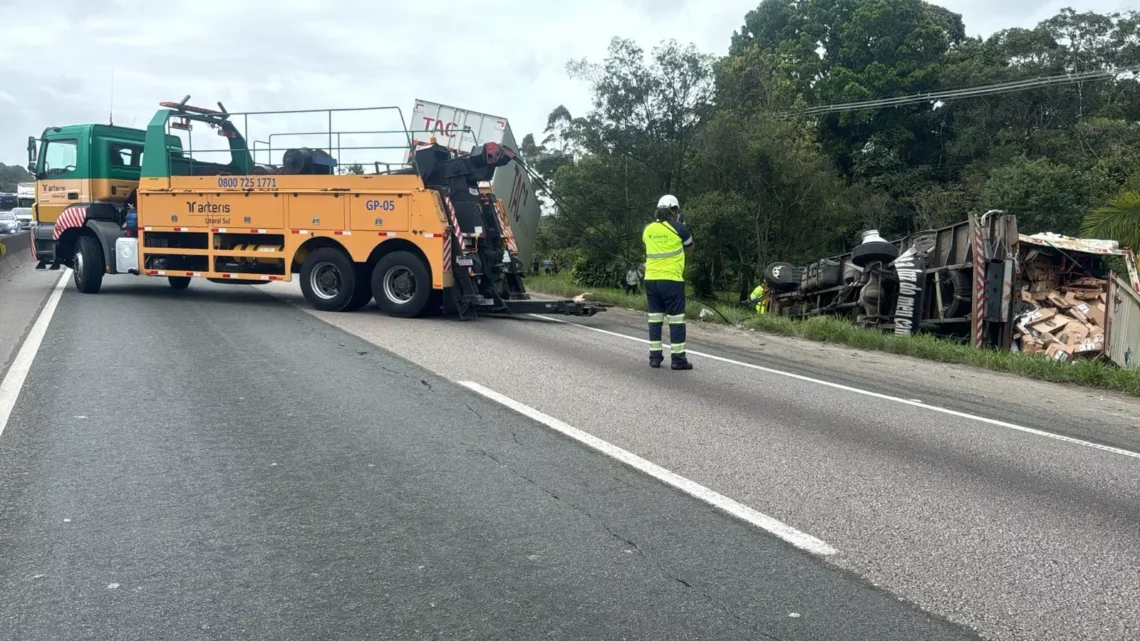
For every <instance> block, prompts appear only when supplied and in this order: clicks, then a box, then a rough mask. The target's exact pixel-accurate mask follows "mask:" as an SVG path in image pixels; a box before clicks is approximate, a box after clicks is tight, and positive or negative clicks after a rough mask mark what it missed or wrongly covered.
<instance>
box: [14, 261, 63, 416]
mask: <svg viewBox="0 0 1140 641" xmlns="http://www.w3.org/2000/svg"><path fill="white" fill-rule="evenodd" d="M70 273H71V270H70V269H64V270H63V273H62V274H60V275H59V280H58V281H56V283H55V289H53V290H52V292H51V295H49V296H48V300H47V304H45V305H44V308H43V309H41V310H40V315H39V316H37V317H36V322H35V324H34V325H32V331H30V332H28V337H27V338H25V339H24V344H23V345H21V346H20V351H19V352H17V354H16V359H15V360H13V361H12V366H11V367H9V368H8V373H7V374H5V375H4V380H3V381H0V436H2V435H3V434H4V428H5V427H7V426H8V417H10V416H11V415H12V408H13V407H15V406H16V399H17V398H19V396H20V389H21V388H23V387H24V379H25V378H27V377H28V370H30V369H31V368H32V361H33V360H35V358H36V352H38V351H39V350H40V343H42V342H44V334H46V333H47V328H48V323H50V322H51V317H52V315H53V314H55V308H56V306H57V305H59V297H60V296H62V295H63V288H64V287H66V286H67V275H68V274H70Z"/></svg>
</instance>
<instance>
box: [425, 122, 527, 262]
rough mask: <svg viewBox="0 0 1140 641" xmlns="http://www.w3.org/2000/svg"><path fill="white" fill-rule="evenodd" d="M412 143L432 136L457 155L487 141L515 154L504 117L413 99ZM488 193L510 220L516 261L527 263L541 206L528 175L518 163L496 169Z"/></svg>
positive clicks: (511, 133)
mask: <svg viewBox="0 0 1140 641" xmlns="http://www.w3.org/2000/svg"><path fill="white" fill-rule="evenodd" d="M408 128H409V129H410V130H412V131H413V134H412V137H413V142H414V143H415V145H416V146H418V145H426V144H428V142H429V140H428V138H429V137H431V136H434V137H435V139H436V142H437V143H439V144H441V145H443V146H445V147H447V148H448V149H451V150H452V151H455V152H456V153H459V154H468V153H471V148H472V147H474V146H476V145H480V144H483V143H486V142H494V143H498V144H501V145H505V146H507V147H510V148H511V149H512V150H514V151H515V152H518V150H519V147H518V143H517V142H516V141H515V135H514V132H512V131H511V124H510V122H508V121H507V119H506V118H501V117H499V116H492V115H490V114H485V113H480V112H478V111H471V110H468V109H461V108H459V107H451V106H448V105H442V104H439V103H437V102H431V101H428V100H416V106H415V108H414V109H413V110H412V121H411V122H410V123H409V127H408ZM491 191H493V192H494V193H495V195H496V196H498V197H499V199H500V200H502V201H503V205H504V206H505V207H506V210H507V212H506V213H507V219H508V220H509V221H510V225H511V232H512V233H513V234H514V237H515V244H516V245H517V246H518V255H519V260H520V261H521V262H522V264H523V265H524V269H525V267H526V266H528V265H529V264H530V261H531V256H532V252H533V251H534V242H535V239H536V238H538V223H539V218H541V216H542V207H541V204H540V203H539V201H538V198H537V197H536V195H535V192H534V185H533V184H532V183H531V180H530V176H528V175H527V173H526V172H525V171H524V170H523V168H522V167H521V166H520V165H519V164H518V163H517V162H513V161H512V162H511V163H510V164H508V165H506V166H504V167H499V168H498V169H496V170H495V175H494V176H493V177H492V178H491Z"/></svg>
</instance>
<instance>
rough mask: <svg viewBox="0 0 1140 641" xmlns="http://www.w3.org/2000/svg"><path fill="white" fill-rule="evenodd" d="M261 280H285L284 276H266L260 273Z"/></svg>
mask: <svg viewBox="0 0 1140 641" xmlns="http://www.w3.org/2000/svg"><path fill="white" fill-rule="evenodd" d="M261 280H285V277H284V276H266V275H265V274H262V275H261Z"/></svg>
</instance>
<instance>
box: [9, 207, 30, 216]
mask: <svg viewBox="0 0 1140 641" xmlns="http://www.w3.org/2000/svg"><path fill="white" fill-rule="evenodd" d="M12 214H13V215H15V216H16V217H17V218H19V217H20V216H31V215H32V208H31V207H17V208H15V209H13V210H12Z"/></svg>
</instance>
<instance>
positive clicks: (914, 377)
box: [583, 308, 1140, 451]
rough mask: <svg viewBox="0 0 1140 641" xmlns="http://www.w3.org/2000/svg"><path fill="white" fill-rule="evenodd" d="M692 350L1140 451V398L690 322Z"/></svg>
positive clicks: (623, 324)
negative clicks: (1139, 421)
mask: <svg viewBox="0 0 1140 641" xmlns="http://www.w3.org/2000/svg"><path fill="white" fill-rule="evenodd" d="M586 323H588V324H589V325H590V326H594V327H599V328H603V329H609V330H611V331H620V332H622V333H626V334H630V335H639V333H640V332H642V331H643V329H644V326H645V319H644V315H643V314H641V313H640V312H634V311H631V310H626V309H620V308H611V309H609V310H607V311H606V312H604V313H603V314H600V315H598V316H596V317H594V318H593V319H590V320H588V321H584V323H583V324H586ZM688 327H689V335H688V341H687V342H688V344H689V345H691V346H692V347H693V349H703V350H704V351H709V352H712V353H716V354H718V355H721V356H724V357H729V358H736V359H738V360H742V361H746V362H750V363H756V364H760V365H764V366H767V367H772V368H775V369H780V370H784V371H788V372H791V373H794V374H800V375H804V376H811V377H815V378H820V379H822V380H826V381H831V382H835V383H841V384H843V385H849V386H851V387H857V388H860V389H866V390H869V391H873V392H878V393H881V394H888V395H891V396H897V397H900V398H906V399H917V400H921V401H923V402H925V403H930V404H934V405H940V406H942V407H946V408H949V409H953V410H957V411H960V412H967V413H972V414H979V415H982V416H986V417H988V418H993V419H997V420H1002V421H1008V422H1011V423H1016V424H1019V425H1025V426H1027V427H1034V428H1037V429H1043V430H1047V431H1051V432H1056V433H1061V434H1064V435H1066V436H1072V437H1074V438H1081V439H1085V440H1089V441H1093V442H1096V443H1102V444H1105V445H1111V446H1113V447H1120V448H1124V449H1129V450H1134V451H1136V450H1140V424H1138V422H1137V420H1136V417H1137V416H1140V399H1137V398H1133V397H1131V396H1128V395H1125V394H1120V393H1116V392H1108V391H1103V390H1096V389H1092V388H1087V387H1080V386H1076V385H1062V384H1058V383H1048V382H1044V381H1037V380H1032V379H1027V378H1023V377H1020V376H1016V375H1012V374H1004V373H1001V372H994V371H991V370H985V369H980V368H976V367H970V366H968V365H957V364H949V363H938V362H934V361H927V360H922V359H918V358H913V357H909V356H900V355H896V354H888V353H885V352H871V351H863V350H858V349H854V348H850V347H846V346H840V345H834V344H829V343H819V342H814V341H807V340H803V339H798V338H790V337H785V336H777V335H772V334H765V333H762V332H758V331H755V330H744V329H739V328H734V327H727V326H724V325H719V324H713V323H701V322H689V324H688Z"/></svg>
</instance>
